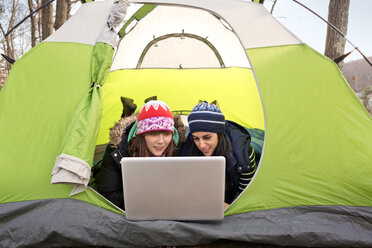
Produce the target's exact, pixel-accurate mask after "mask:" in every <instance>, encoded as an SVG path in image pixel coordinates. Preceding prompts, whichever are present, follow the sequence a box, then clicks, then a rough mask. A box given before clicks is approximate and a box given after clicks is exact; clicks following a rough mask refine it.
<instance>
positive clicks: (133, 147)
mask: <svg viewBox="0 0 372 248" xmlns="http://www.w3.org/2000/svg"><path fill="white" fill-rule="evenodd" d="M163 132H169V131H153V132H147V133H143V134H139V135H137V136H136V137H134V138H133V139H131V140H130V141H129V144H128V153H129V155H130V156H131V157H146V155H147V152H148V150H147V146H146V140H145V136H146V135H148V134H150V133H163ZM173 150H174V141H173V138H172V140H171V142H169V144H168V147H167V149H165V152H164V155H165V156H166V157H170V156H172V154H173Z"/></svg>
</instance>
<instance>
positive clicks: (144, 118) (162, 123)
mask: <svg viewBox="0 0 372 248" xmlns="http://www.w3.org/2000/svg"><path fill="white" fill-rule="evenodd" d="M151 131H170V132H172V134H173V133H174V120H173V114H172V112H171V110H170V108H169V107H168V105H167V104H166V103H165V102H162V101H159V100H152V101H149V102H147V103H146V104H145V105H143V107H142V108H141V111H140V112H139V115H138V119H137V135H138V134H141V133H146V132H151Z"/></svg>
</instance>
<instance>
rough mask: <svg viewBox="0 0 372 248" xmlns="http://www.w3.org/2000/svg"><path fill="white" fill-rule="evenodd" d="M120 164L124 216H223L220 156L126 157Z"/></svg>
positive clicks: (221, 164) (209, 218) (176, 217)
mask: <svg viewBox="0 0 372 248" xmlns="http://www.w3.org/2000/svg"><path fill="white" fill-rule="evenodd" d="M121 166H122V174H123V188H124V202H125V213H126V218H127V219H130V220H221V219H223V217H224V195H225V158H224V157H148V158H137V157H130V158H123V159H122V160H121Z"/></svg>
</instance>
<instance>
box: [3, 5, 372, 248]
mask: <svg viewBox="0 0 372 248" xmlns="http://www.w3.org/2000/svg"><path fill="white" fill-rule="evenodd" d="M151 2H152V3H155V4H156V3H157V1H151ZM165 2H166V1H160V3H165ZM169 2H171V3H172V4H171V5H174V4H175V3H179V4H181V5H182V6H193V7H196V8H198V7H200V8H201V9H207V8H208V7H210V8H211V13H213V14H215V15H216V16H219V17H223V18H224V19H225V21H226V22H227V23H228V24H229V25H230V26H231V27H232V29H233V31H235V32H236V33H237V34H238V35H239V36H238V37H239V38H240V39H241V42H242V44H243V46H242V47H245V48H248V47H249V46H251V45H252V46H253V47H255V48H252V49H247V50H246V53H247V55H248V56H249V59H250V61H251V65H252V67H251V68H241V67H229V68H208V69H205V68H204V69H167V68H161V69H160V68H157V69H140V70H137V69H129V70H128V69H124V70H115V71H111V72H110V70H109V69H110V64H111V58H112V54H113V52H114V48H113V47H111V46H110V45H108V44H105V43H102V42H98V43H96V41H97V39H98V36H99V34H100V32H101V30H102V28H103V27H104V25H105V22H106V20H107V17H108V11H109V9H110V8H111V4H108V5H107V6H106V3H105V4H104V5H101V3H100V2H97V3H94V2H92V3H88V4H84V5H83V6H85V7H84V8H86V9H85V10H86V11H85V12H84V11H83V12H78V13H77V15H78V16H79V15H80V17H81V18H87V19H88V20H93V19H95V18H102V19H101V20H102V22H103V23H102V26H99V25H97V29H96V28H93V29H92V30H93V31H94V32H93V33H94V37H93V36H89V38H88V39H87V41H85V40H84V39H81V37H80V34H79V32H77V30H81V32H82V33H84V32H85V31H84V30H83V29H85V28H87V27H88V26H89V25H88V26H87V27H85V26H84V27H82V26H79V25H76V27H71V28H72V33H73V35H72V36H68V35H67V36H66V37H68V38H66V40H65V41H66V42H62V39H60V38H58V40H55V41H56V42H42V43H40V44H38V45H37V46H36V47H34V48H32V49H31V50H30V51H29V52H27V53H26V54H25V55H24V56H23V57H22V58H20V59H19V60H17V61H16V62H15V63H14V65H13V67H12V70H11V71H10V73H9V76H8V78H7V81H6V83H5V85H4V87H3V89H2V91H0V170H1V175H0V176H1V180H0V188H1V191H0V241H1V245H4V246H6V247H12V246H45V247H47V246H51V245H53V246H58V245H59V246H68V245H97V246H100V245H102V246H146V245H147V246H160V245H162V246H165V245H195V244H203V243H209V242H213V241H216V240H219V239H230V240H238V241H247V242H253V243H266V244H267V243H269V244H277V245H291V246H298V245H301V246H340V247H345V246H348V247H360V246H372V238H371V237H372V235H371V231H370V230H372V228H371V223H372V215H371V207H372V200H371V197H370V196H371V193H372V184H371V180H370V178H368V175H370V174H371V170H372V168H371V164H372V157H371V156H372V154H371V150H372V143H371V142H370V141H371V140H372V119H371V117H370V116H369V115H368V112H367V111H366V110H365V108H364V107H363V105H362V104H361V102H360V101H359V99H358V97H357V96H356V95H355V94H354V93H353V91H352V90H351V88H350V86H349V85H348V84H347V82H346V80H345V79H344V78H343V76H342V74H341V72H340V71H339V69H338V68H337V66H336V65H335V64H334V63H333V62H332V61H331V60H329V59H327V58H325V57H324V56H322V55H321V54H319V53H317V52H316V51H314V50H313V49H311V48H310V47H308V46H307V45H305V44H302V43H301V42H300V41H299V40H298V39H296V38H295V36H293V35H291V34H290V33H289V32H288V31H286V30H285V29H284V28H283V27H282V26H280V24H279V23H277V22H276V21H275V20H274V19H272V20H270V21H268V20H267V19H269V18H272V17H271V16H270V15H269V14H268V12H267V11H265V10H264V8H263V6H262V5H259V4H255V3H251V2H244V1H238V0H236V1H235V0H231V1H230V2H229V3H228V4H227V2H226V1H222V0H215V1H210V0H200V1H191V0H179V1H169ZM230 3H231V4H230ZM89 6H90V7H89ZM96 6H101V7H102V11H103V12H105V11H107V12H105V14H104V15H102V16H101V17H99V15H97V13H96V12H95V11H90V10H94V9H95V10H97V9H96ZM103 6H106V7H103ZM236 8H238V10H236ZM79 13H80V14H79ZM247 13H248V14H249V15H247ZM87 15H89V16H87ZM78 16H77V17H75V18H77V19H76V20H78V21H79V18H80V17H78ZM144 18H145V17H144ZM240 18H241V19H240ZM247 20H251V22H249V21H248V22H246V21H247ZM76 23H79V22H76ZM82 23H83V21H82ZM92 23H93V22H92ZM268 23H273V25H274V26H273V27H272V28H274V29H278V30H277V32H278V33H280V35H279V36H278V40H277V42H276V41H273V40H274V39H273V37H274V36H273V35H276V34H277V32H276V31H275V30H274V31H275V32H274V31H273V30H272V28H267V29H265V28H264V27H266V26H265V25H268ZM251 24H252V25H253V26H252V25H251ZM261 24H262V26H260V25H261ZM68 25H70V24H68V23H67V24H66V26H68ZM239 25H242V26H239ZM244 25H248V27H247V28H245V26H244ZM98 26H99V27H98ZM87 29H88V28H87ZM89 29H90V27H89ZM62 31H63V29H62V30H61V32H62ZM58 32H59V31H57V33H58ZM63 32H68V30H67V31H66V30H64V31H63ZM252 32H253V33H252ZM58 35H59V34H58ZM75 35H76V36H75ZM128 35H129V34H128ZM240 35H241V37H240ZM249 36H250V37H252V42H251V40H249ZM55 37H57V36H55ZM74 37H77V38H76V39H75V38H74ZM79 37H80V38H79ZM266 37H269V38H270V37H271V39H267V40H266ZM124 39H125V36H124ZM259 39H263V40H262V42H261V43H257V42H258V41H259ZM284 40H285V41H286V42H284ZM57 41H58V42H57ZM90 42H93V43H90ZM247 59H248V58H247ZM153 95H157V96H158V99H162V100H164V101H165V102H167V103H168V105H169V106H170V108H171V109H173V110H178V111H182V110H190V109H191V108H192V107H193V106H194V105H195V103H196V102H198V100H207V101H213V100H216V99H217V100H218V102H219V103H220V107H221V110H222V111H223V112H224V113H225V116H226V119H230V120H233V121H236V122H238V123H240V124H242V125H243V126H245V127H247V128H259V129H264V131H265V140H264V144H263V152H262V157H261V160H260V165H259V166H258V170H257V172H256V174H255V177H254V178H253V180H252V182H251V184H250V185H249V186H248V188H247V189H246V190H245V191H244V193H243V194H242V195H241V196H240V197H239V198H238V199H237V200H236V201H235V202H234V203H233V204H232V205H231V206H230V207H229V209H228V210H227V211H226V212H225V218H224V220H223V221H220V222H181V221H144V222H142V221H141V222H132V221H127V220H126V219H125V214H124V213H123V212H122V211H120V210H119V209H118V208H116V207H115V206H113V204H112V203H110V202H108V201H107V200H106V199H104V198H103V197H102V196H101V195H99V194H98V193H97V192H95V191H94V190H92V189H91V188H90V187H87V188H86V190H85V191H84V192H81V193H79V194H76V195H73V196H71V197H69V195H70V192H71V190H72V188H73V186H71V185H65V184H51V178H50V174H51V173H52V170H53V165H54V163H55V161H56V158H57V157H58V156H59V155H61V154H62V153H64V154H68V155H71V154H72V155H74V156H75V157H77V158H80V159H82V160H83V161H85V162H86V163H87V164H89V165H91V164H92V162H93V161H92V160H93V154H94V149H93V148H94V145H95V144H101V145H102V144H105V142H107V141H108V130H109V128H110V127H111V126H113V124H114V122H115V121H117V120H119V118H120V113H121V103H120V96H126V97H130V98H132V99H134V102H135V103H136V104H137V105H141V103H143V101H144V100H145V99H146V98H148V97H149V96H153ZM261 100H262V101H261ZM262 106H263V107H264V108H262ZM98 127H99V131H98ZM97 137H98V138H97ZM67 151H68V152H67ZM70 152H71V154H70ZM74 169H75V168H74ZM20 172H22V173H20Z"/></svg>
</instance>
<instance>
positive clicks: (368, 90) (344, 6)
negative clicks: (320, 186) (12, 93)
mask: <svg viewBox="0 0 372 248" xmlns="http://www.w3.org/2000/svg"><path fill="white" fill-rule="evenodd" d="M280 1H288V0H266V2H265V5H264V6H265V7H266V8H267V9H268V10H269V11H270V12H271V13H275V6H276V5H277V4H278V3H280ZM350 1H351V0H329V5H328V18H325V17H324V19H327V20H328V21H329V22H330V23H332V24H333V25H334V26H335V27H336V28H337V29H339V30H340V31H341V32H342V33H343V34H345V35H347V29H348V22H349V6H350ZM354 1H355V0H354ZM257 2H258V1H257ZM304 2H305V1H304ZM48 3H49V4H48ZM43 5H46V7H43V8H42V9H41V10H40V11H36V10H37V9H39V8H40V7H41V6H43ZM80 5H81V3H80V1H79V0H56V1H53V0H0V53H1V54H3V55H4V56H1V57H0V90H1V89H2V87H3V85H4V83H5V82H6V78H7V76H8V74H9V71H10V69H11V66H12V63H11V62H14V61H16V60H17V59H19V58H20V57H22V55H23V54H25V53H26V52H27V51H28V50H29V49H30V48H32V47H34V46H35V45H37V44H38V43H40V42H41V41H43V40H44V39H46V38H47V37H48V36H49V35H51V34H52V33H53V32H55V31H56V30H57V29H58V28H59V27H60V26H62V25H63V23H64V22H66V20H68V18H70V16H71V14H72V13H73V12H74V11H75V10H76V9H77V8H78V7H79V6H80ZM34 11H36V12H35V13H34V14H33V15H31V17H30V18H27V20H26V21H25V22H23V23H22V24H21V25H19V26H18V27H17V28H16V29H14V30H13V31H11V30H12V29H13V28H14V26H15V25H16V24H17V23H18V22H20V21H21V20H22V19H23V18H24V17H26V16H27V15H30V14H31V13H32V12H34ZM127 17H128V18H129V17H130V15H127ZM315 18H316V17H315V16H314V19H315ZM279 21H280V20H279ZM324 25H326V24H325V23H324ZM366 28H367V27H366ZM8 33H9V34H8ZM345 44H346V40H345V38H344V37H343V36H342V35H340V34H338V33H337V32H336V31H335V30H334V29H332V28H331V27H330V26H328V27H327V37H326V41H325V44H324V46H325V48H324V55H325V56H327V57H329V58H330V59H332V60H335V59H337V58H339V57H340V56H342V55H343V54H344V53H345ZM360 57H361V59H359V60H355V61H351V62H348V63H345V64H344V63H343V61H341V62H340V63H338V66H339V68H340V70H341V71H342V73H343V74H344V76H345V78H346V80H347V81H348V82H349V84H350V86H351V87H352V88H353V90H354V91H355V92H356V94H357V96H358V97H359V99H360V100H361V101H362V103H363V105H364V106H365V107H366V109H367V110H368V112H369V113H370V114H371V115H372V66H371V65H369V64H368V63H367V61H366V60H365V59H363V58H362V56H360ZM369 60H370V61H371V60H372V57H369Z"/></svg>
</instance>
